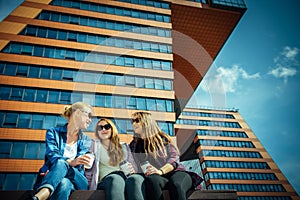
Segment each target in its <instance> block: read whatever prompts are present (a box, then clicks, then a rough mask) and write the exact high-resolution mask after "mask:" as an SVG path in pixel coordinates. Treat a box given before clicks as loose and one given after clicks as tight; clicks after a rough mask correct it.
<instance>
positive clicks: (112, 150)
mask: <svg viewBox="0 0 300 200" xmlns="http://www.w3.org/2000/svg"><path fill="white" fill-rule="evenodd" d="M101 121H105V122H106V123H108V124H110V125H111V137H110V144H109V147H108V149H107V153H108V156H109V164H111V165H112V166H117V165H119V164H120V162H121V161H122V160H123V158H124V151H123V149H122V145H121V143H120V138H119V132H118V129H117V127H116V125H115V124H114V123H113V122H112V121H111V120H110V119H107V118H101V119H100V120H99V121H98V122H97V127H98V124H99V122H101ZM97 127H96V130H95V136H96V137H97V138H98V139H99V140H100V141H101V139H100V137H99V134H98V128H97Z"/></svg>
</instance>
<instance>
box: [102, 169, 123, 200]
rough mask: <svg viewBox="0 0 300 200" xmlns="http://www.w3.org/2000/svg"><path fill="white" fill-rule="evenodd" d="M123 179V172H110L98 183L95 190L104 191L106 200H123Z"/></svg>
mask: <svg viewBox="0 0 300 200" xmlns="http://www.w3.org/2000/svg"><path fill="white" fill-rule="evenodd" d="M125 179H126V177H125V175H124V174H123V172H121V171H116V172H112V173H110V174H108V175H106V176H105V177H104V178H103V179H102V180H101V181H100V182H99V183H98V185H97V190H104V191H105V199H106V200H125V196H124V192H125V190H124V189H125Z"/></svg>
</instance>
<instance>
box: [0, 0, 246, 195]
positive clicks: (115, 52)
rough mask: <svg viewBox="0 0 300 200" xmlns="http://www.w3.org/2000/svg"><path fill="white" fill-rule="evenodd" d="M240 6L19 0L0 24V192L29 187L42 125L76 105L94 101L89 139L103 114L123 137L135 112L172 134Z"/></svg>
mask: <svg viewBox="0 0 300 200" xmlns="http://www.w3.org/2000/svg"><path fill="white" fill-rule="evenodd" d="M245 10H246V7H245V4H244V2H243V0H194V1H186V0H162V1H158V0H118V1H115V0H101V1H99V0H82V1H78V0H52V1H51V0H25V1H24V2H23V3H22V4H21V5H20V6H19V7H17V8H16V9H15V10H14V11H13V12H12V13H11V14H10V15H9V16H8V17H6V18H5V19H4V20H3V21H2V22H1V23H0V90H1V93H0V190H11V189H14V190H22V189H29V188H32V185H33V182H34V180H35V178H36V175H37V170H38V169H39V167H40V166H41V165H42V164H43V157H44V151H45V145H44V139H45V130H46V129H48V128H49V127H52V126H56V125H62V124H64V123H66V121H65V120H64V119H63V118H62V117H61V116H60V114H61V112H62V110H63V107H64V105H68V104H72V103H74V102H77V101H84V102H86V103H89V104H91V105H92V106H93V107H94V113H95V116H94V119H93V123H92V124H91V125H90V127H89V128H88V130H87V134H88V135H90V136H91V137H93V131H94V130H93V129H94V127H95V123H96V121H97V118H99V117H107V118H111V119H112V120H114V121H115V122H116V124H117V125H118V128H119V132H120V133H121V139H122V140H123V141H126V142H129V141H130V140H131V138H132V133H133V130H132V127H131V123H130V120H129V119H130V115H131V113H133V112H135V111H138V110H146V111H151V113H152V114H153V116H154V118H155V119H156V120H157V121H158V124H159V125H160V127H161V128H162V130H163V131H165V132H166V133H168V134H169V135H171V136H174V137H175V133H176V132H178V129H177V128H176V129H175V130H176V131H175V130H174V124H175V123H176V120H177V119H178V117H179V116H180V114H181V112H182V110H183V109H184V107H185V105H186V104H187V102H188V100H189V99H190V97H191V96H192V94H193V93H194V90H195V89H196V87H197V86H198V85H199V83H200V82H201V80H202V78H203V76H204V75H205V73H206V72H207V70H208V69H209V67H210V65H211V64H212V62H213V60H214V59H215V58H216V56H217V55H218V52H219V51H220V50H221V48H222V46H223V45H224V43H225V42H226V40H227V39H228V37H229V36H230V34H231V32H232V31H233V30H234V28H235V26H236V25H237V23H238V22H239V20H240V18H241V17H242V16H243V13H244V12H245ZM176 126H178V127H179V126H182V125H176ZM184 131H186V130H185V129H184ZM193 140H194V138H193V139H192V141H193ZM182 141H183V140H178V139H177V142H178V144H180V145H181V147H182V146H186V144H184V143H183V142H182ZM190 144H194V143H193V142H192V143H190ZM190 144H188V145H187V146H190ZM192 146H193V145H192ZM198 150H199V149H198ZM183 155H186V157H188V155H189V151H187V152H183ZM202 163H203V162H202V161H201V166H202V165H203V164H202ZM207 169H209V168H207ZM202 172H203V170H202ZM204 176H207V175H205V174H204ZM212 180H213V179H211V180H210V181H212ZM206 185H207V187H208V188H209V189H215V188H218V187H219V186H215V185H212V186H209V184H208V182H207V184H206Z"/></svg>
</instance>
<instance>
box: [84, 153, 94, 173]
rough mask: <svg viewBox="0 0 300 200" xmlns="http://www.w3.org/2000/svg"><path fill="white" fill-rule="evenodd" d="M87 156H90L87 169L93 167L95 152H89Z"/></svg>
mask: <svg viewBox="0 0 300 200" xmlns="http://www.w3.org/2000/svg"><path fill="white" fill-rule="evenodd" d="M85 155H86V156H88V157H90V162H89V164H86V165H84V167H85V168H86V169H91V168H92V166H93V163H94V160H95V155H94V154H93V153H87V154H85Z"/></svg>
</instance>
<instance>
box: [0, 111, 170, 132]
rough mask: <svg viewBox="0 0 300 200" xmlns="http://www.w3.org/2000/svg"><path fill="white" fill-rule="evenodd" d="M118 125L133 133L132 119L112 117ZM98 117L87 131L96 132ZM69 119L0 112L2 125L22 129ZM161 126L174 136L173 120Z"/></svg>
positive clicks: (161, 122)
mask: <svg viewBox="0 0 300 200" xmlns="http://www.w3.org/2000/svg"><path fill="white" fill-rule="evenodd" d="M111 120H112V121H114V122H115V123H116V125H117V127H118V131H119V132H120V133H121V134H132V133H133V129H132V125H131V121H130V119H118V118H113V119H111ZM97 121H98V119H97V117H93V118H92V122H91V123H90V125H89V127H88V128H87V129H86V131H87V132H94V129H95V127H96V123H97ZM66 122H67V121H66V120H65V119H64V118H63V117H61V116H60V115H51V114H47V115H46V114H35V113H34V114H33V113H25V112H22V113H17V112H0V125H1V127H3V128H22V129H37V130H39V129H43V130H46V129H49V128H51V127H54V126H62V125H64V124H65V123H66ZM158 125H159V126H160V128H161V129H162V130H163V131H164V132H166V133H167V134H169V135H171V136H174V130H173V129H174V127H173V126H174V124H173V123H172V122H164V121H158Z"/></svg>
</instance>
